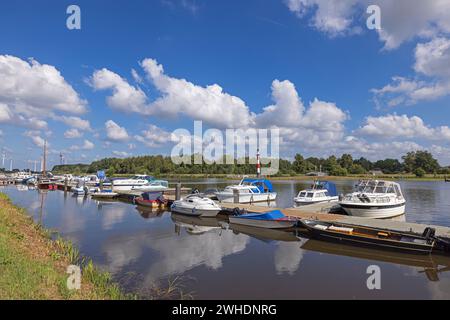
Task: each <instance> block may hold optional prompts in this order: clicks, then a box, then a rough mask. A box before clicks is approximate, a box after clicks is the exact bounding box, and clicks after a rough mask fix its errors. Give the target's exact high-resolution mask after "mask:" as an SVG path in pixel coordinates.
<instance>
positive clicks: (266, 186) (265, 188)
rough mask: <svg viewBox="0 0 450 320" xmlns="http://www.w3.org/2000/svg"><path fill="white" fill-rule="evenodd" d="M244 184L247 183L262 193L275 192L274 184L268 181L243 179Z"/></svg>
mask: <svg viewBox="0 0 450 320" xmlns="http://www.w3.org/2000/svg"><path fill="white" fill-rule="evenodd" d="M242 183H247V184H251V185H254V186H256V187H257V188H258V189H259V191H260V192H261V193H264V192H273V186H272V183H271V182H270V181H269V180H267V179H251V178H245V179H242Z"/></svg>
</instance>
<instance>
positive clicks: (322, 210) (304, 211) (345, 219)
mask: <svg viewBox="0 0 450 320" xmlns="http://www.w3.org/2000/svg"><path fill="white" fill-rule="evenodd" d="M219 205H220V206H221V207H222V208H223V209H224V210H233V209H234V208H239V209H245V210H247V211H249V212H267V211H269V210H280V211H281V212H283V213H284V214H285V215H286V216H291V217H296V218H300V219H314V220H321V221H329V222H333V221H334V222H341V223H346V224H352V225H355V226H364V227H371V228H380V229H386V230H391V231H401V232H414V233H417V234H422V233H423V231H424V230H425V228H427V227H431V228H434V229H436V235H437V236H441V237H446V238H450V228H449V227H443V226H435V225H429V224H419V223H411V222H404V221H395V220H389V219H384V220H383V219H368V218H360V217H353V216H348V215H343V214H335V213H332V212H335V210H337V208H336V207H335V205H331V204H314V205H309V206H302V207H295V208H294V207H292V208H275V207H268V206H262V205H250V204H238V203H219Z"/></svg>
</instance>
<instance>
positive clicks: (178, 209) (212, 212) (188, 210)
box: [171, 206, 221, 217]
mask: <svg viewBox="0 0 450 320" xmlns="http://www.w3.org/2000/svg"><path fill="white" fill-rule="evenodd" d="M171 209H172V212H175V213H181V214H185V215H189V216H194V217H200V216H201V217H215V216H217V215H218V214H219V212H220V211H221V210H220V209H201V208H194V207H183V206H172V208H171Z"/></svg>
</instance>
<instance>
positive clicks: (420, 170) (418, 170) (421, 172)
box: [414, 168, 426, 178]
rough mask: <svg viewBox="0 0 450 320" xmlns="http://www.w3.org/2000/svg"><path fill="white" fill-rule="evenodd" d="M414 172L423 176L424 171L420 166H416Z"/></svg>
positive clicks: (418, 175)
mask: <svg viewBox="0 0 450 320" xmlns="http://www.w3.org/2000/svg"><path fill="white" fill-rule="evenodd" d="M414 174H415V175H416V177H419V178H422V177H424V176H425V174H426V172H425V170H423V169H422V168H417V169H415V170H414Z"/></svg>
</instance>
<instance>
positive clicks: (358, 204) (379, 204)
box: [339, 180, 406, 219]
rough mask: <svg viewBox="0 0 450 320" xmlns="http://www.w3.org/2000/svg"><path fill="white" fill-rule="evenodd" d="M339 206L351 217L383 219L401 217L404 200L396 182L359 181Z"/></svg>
mask: <svg viewBox="0 0 450 320" xmlns="http://www.w3.org/2000/svg"><path fill="white" fill-rule="evenodd" d="M339 205H340V206H341V207H342V209H344V211H345V212H346V213H347V214H349V215H351V216H357V217H364V218H375V219H384V218H392V217H396V216H400V215H403V214H404V213H405V206H406V200H405V198H404V197H403V194H402V191H401V189H400V185H399V184H398V183H396V182H393V181H384V180H361V181H359V183H358V184H357V185H356V188H355V191H354V192H352V193H350V194H347V195H346V196H345V197H344V198H343V199H342V200H341V201H339Z"/></svg>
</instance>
